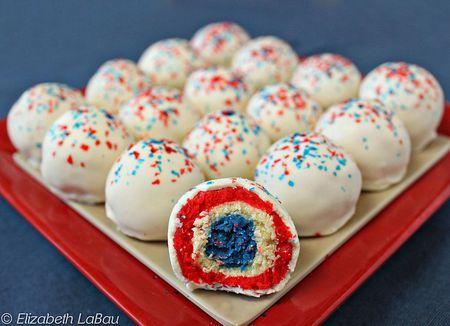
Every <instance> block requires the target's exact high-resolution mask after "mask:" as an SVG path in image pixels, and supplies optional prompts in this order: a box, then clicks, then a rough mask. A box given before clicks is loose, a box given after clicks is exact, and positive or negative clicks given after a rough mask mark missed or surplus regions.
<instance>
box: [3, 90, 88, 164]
mask: <svg viewBox="0 0 450 326" xmlns="http://www.w3.org/2000/svg"><path fill="white" fill-rule="evenodd" d="M83 104H84V98H83V96H82V95H81V93H80V92H78V91H75V90H73V89H71V88H70V87H68V86H66V85H63V84H57V83H43V84H38V85H36V86H33V87H31V88H30V89H28V90H27V91H25V92H24V93H23V94H22V95H21V96H20V98H19V99H18V100H17V102H16V103H15V104H14V105H13V106H12V108H11V110H10V111H9V113H8V119H7V127H8V136H9V139H10V140H11V142H12V143H13V145H14V147H15V148H16V149H17V150H18V152H19V153H20V154H22V155H23V156H24V158H26V159H27V160H28V161H29V162H30V163H31V164H32V165H33V166H38V165H39V164H40V162H41V157H42V142H43V140H44V137H45V134H46V133H47V131H48V129H49V128H50V126H51V125H52V124H53V122H55V120H56V119H58V118H59V117H60V116H61V115H62V114H64V113H65V112H67V111H68V110H70V109H74V108H77V107H78V106H80V105H83Z"/></svg>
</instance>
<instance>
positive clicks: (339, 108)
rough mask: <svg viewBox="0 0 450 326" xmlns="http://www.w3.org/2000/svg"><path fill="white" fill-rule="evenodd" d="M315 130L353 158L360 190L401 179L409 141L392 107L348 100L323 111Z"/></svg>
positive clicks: (374, 187)
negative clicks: (361, 179)
mask: <svg viewBox="0 0 450 326" xmlns="http://www.w3.org/2000/svg"><path fill="white" fill-rule="evenodd" d="M316 131H317V132H319V133H322V134H323V135H325V136H327V137H328V138H330V139H331V140H332V141H333V142H334V143H335V144H337V145H340V146H342V147H343V148H344V150H345V151H346V152H347V153H349V154H350V155H351V156H352V157H353V159H354V160H355V161H356V164H357V165H358V167H359V169H360V170H361V174H362V177H363V187H362V188H363V190H375V191H376V190H383V189H385V188H388V187H389V186H391V185H392V184H395V183H397V182H399V181H401V180H402V179H403V177H404V176H405V173H406V169H407V167H408V163H409V159H410V154H411V142H410V139H409V135H408V132H407V130H406V128H405V126H404V124H403V123H402V121H401V120H400V119H399V117H398V116H397V115H396V114H395V113H394V112H392V111H389V110H387V109H386V108H385V107H384V106H383V105H382V103H381V102H379V101H376V100H359V99H355V100H350V101H348V102H344V103H341V104H338V105H334V106H332V107H330V108H329V109H328V111H327V112H326V113H324V114H323V115H322V116H321V118H320V119H319V122H318V124H317V126H316Z"/></svg>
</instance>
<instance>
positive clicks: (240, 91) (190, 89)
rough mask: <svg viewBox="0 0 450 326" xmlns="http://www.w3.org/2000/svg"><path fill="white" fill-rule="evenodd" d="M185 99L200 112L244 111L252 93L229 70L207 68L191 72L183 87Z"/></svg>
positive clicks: (241, 80) (243, 82)
mask: <svg viewBox="0 0 450 326" xmlns="http://www.w3.org/2000/svg"><path fill="white" fill-rule="evenodd" d="M184 93H185V97H186V101H187V102H188V103H189V104H191V105H192V106H193V107H194V108H195V109H197V110H198V111H199V112H200V113H201V114H207V113H210V112H215V111H219V110H223V109H228V108H233V109H237V110H239V111H244V110H245V106H246V104H247V101H248V99H249V98H250V95H251V93H252V91H251V89H250V87H249V85H248V84H247V83H246V82H245V81H244V80H243V79H242V78H240V77H238V76H237V75H236V74H235V73H233V72H232V71H231V70H228V69H226V68H209V69H203V70H197V71H195V72H194V73H192V74H191V75H190V76H189V78H188V81H187V83H186V87H185V92H184Z"/></svg>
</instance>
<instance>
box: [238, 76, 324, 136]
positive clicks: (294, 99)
mask: <svg viewBox="0 0 450 326" xmlns="http://www.w3.org/2000/svg"><path fill="white" fill-rule="evenodd" d="M247 113H248V115H249V116H250V117H252V118H253V120H254V121H255V122H256V123H257V124H259V125H260V126H261V128H262V129H263V130H264V131H265V132H266V133H267V134H268V135H269V136H270V138H271V140H272V141H276V140H278V139H280V138H282V137H285V136H287V135H290V134H292V133H294V132H308V131H312V130H314V126H315V125H316V122H317V120H318V119H319V116H320V114H321V113H322V109H321V107H320V106H319V105H318V104H317V103H316V102H315V101H314V100H313V99H311V98H310V97H309V95H308V94H306V93H305V92H304V91H302V90H300V89H298V88H296V87H294V86H292V85H290V84H276V85H270V86H265V87H264V88H262V89H261V90H260V91H259V92H258V93H256V94H255V95H253V97H252V98H251V99H250V102H249V103H248V106H247Z"/></svg>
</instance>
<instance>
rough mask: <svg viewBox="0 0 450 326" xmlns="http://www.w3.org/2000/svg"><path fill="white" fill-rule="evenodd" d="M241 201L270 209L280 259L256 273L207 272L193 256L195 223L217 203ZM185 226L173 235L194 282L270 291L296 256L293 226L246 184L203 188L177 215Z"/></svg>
mask: <svg viewBox="0 0 450 326" xmlns="http://www.w3.org/2000/svg"><path fill="white" fill-rule="evenodd" d="M233 201H241V202H245V203H247V204H248V205H250V206H252V207H254V208H256V209H259V210H262V211H264V212H266V213H267V214H268V215H270V216H271V217H272V220H273V227H274V230H275V234H276V238H277V240H278V244H277V247H276V252H275V253H276V257H277V258H276V260H275V262H274V265H273V267H272V268H271V269H268V270H266V271H265V272H263V273H262V274H259V275H256V276H251V277H248V276H226V275H224V274H222V273H218V272H204V271H203V270H202V268H201V266H199V265H198V264H197V262H196V261H195V260H194V259H193V258H192V252H193V246H192V237H193V231H192V228H193V224H194V221H195V220H196V219H197V218H198V217H199V216H200V213H201V212H204V211H209V210H210V209H212V208H214V207H215V206H218V205H221V204H224V203H228V202H233ZM177 217H178V218H179V219H180V220H181V222H182V226H181V227H179V228H177V230H176V231H175V234H174V238H173V245H174V248H175V250H176V253H177V259H178V263H179V265H180V268H181V272H182V274H183V276H184V277H185V278H187V279H188V280H190V281H192V282H194V283H203V284H205V283H206V284H214V283H219V284H222V285H225V286H228V287H240V288H241V289H244V290H267V289H270V288H272V287H273V286H274V285H276V284H278V283H279V282H280V281H281V280H283V278H284V277H285V276H286V273H287V272H288V268H289V263H290V261H291V257H292V244H291V242H290V241H291V239H292V237H293V235H292V233H291V231H290V230H289V228H288V227H287V226H286V225H285V224H284V222H283V220H282V219H281V217H280V216H279V215H278V214H277V213H276V212H275V210H274V208H273V205H272V203H270V202H267V201H264V200H262V199H261V198H260V197H259V196H258V195H257V194H255V193H254V192H252V191H250V190H247V189H245V188H243V187H225V188H222V189H216V190H210V191H200V192H199V193H198V194H197V195H196V196H195V197H194V198H191V199H189V200H188V201H187V203H186V204H185V205H184V206H183V208H182V209H181V210H180V211H179V212H178V216H177Z"/></svg>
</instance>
